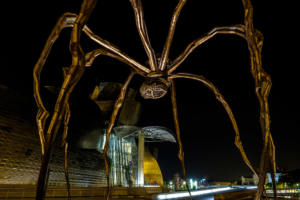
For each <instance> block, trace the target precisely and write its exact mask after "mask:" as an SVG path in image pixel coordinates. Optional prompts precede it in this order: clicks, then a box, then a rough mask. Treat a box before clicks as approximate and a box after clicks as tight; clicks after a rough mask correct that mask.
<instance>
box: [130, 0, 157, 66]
mask: <svg viewBox="0 0 300 200" xmlns="http://www.w3.org/2000/svg"><path fill="white" fill-rule="evenodd" d="M129 1H130V2H131V5H132V7H133V10H134V14H135V21H136V26H137V29H138V32H139V34H140V37H141V39H142V42H143V45H144V48H145V51H146V53H147V55H148V58H149V64H150V68H151V71H155V69H156V68H157V63H156V57H155V53H154V50H153V49H152V47H151V44H150V40H149V36H148V32H147V27H146V24H145V20H144V11H143V7H142V2H141V0H129Z"/></svg>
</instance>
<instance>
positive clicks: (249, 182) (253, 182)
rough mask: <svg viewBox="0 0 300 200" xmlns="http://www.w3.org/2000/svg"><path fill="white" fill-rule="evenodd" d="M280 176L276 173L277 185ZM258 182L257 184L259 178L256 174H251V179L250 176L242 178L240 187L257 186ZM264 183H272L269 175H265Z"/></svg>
mask: <svg viewBox="0 0 300 200" xmlns="http://www.w3.org/2000/svg"><path fill="white" fill-rule="evenodd" d="M280 175H281V173H276V174H275V181H276V182H277V183H278V180H279V176H280ZM243 177H244V182H243ZM245 177H247V178H245ZM258 182H259V178H258V176H257V175H256V174H253V177H251V176H242V185H258ZM244 183H245V184H244ZM265 183H272V177H271V173H267V175H266V181H265Z"/></svg>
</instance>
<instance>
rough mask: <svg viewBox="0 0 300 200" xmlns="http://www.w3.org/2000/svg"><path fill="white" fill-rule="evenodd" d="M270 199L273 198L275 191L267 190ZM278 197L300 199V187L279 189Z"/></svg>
mask: <svg viewBox="0 0 300 200" xmlns="http://www.w3.org/2000/svg"><path fill="white" fill-rule="evenodd" d="M266 191H267V194H268V196H269V197H273V196H274V194H273V190H271V189H268V190H266ZM277 196H279V197H281V196H287V197H300V187H297V188H288V189H277Z"/></svg>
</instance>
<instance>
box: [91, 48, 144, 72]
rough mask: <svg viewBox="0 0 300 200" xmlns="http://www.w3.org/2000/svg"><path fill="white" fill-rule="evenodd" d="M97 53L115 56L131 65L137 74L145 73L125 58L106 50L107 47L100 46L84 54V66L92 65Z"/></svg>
mask: <svg viewBox="0 0 300 200" xmlns="http://www.w3.org/2000/svg"><path fill="white" fill-rule="evenodd" d="M99 55H106V56H110V57H112V58H115V59H117V60H119V61H121V62H123V63H125V64H127V65H129V66H130V67H132V68H133V69H134V70H135V71H136V72H137V73H138V74H140V75H141V76H146V73H145V72H144V71H142V70H140V69H139V68H137V67H136V66H134V65H133V64H131V63H130V62H128V61H127V60H125V59H124V58H122V57H120V56H119V55H116V54H114V53H112V52H110V51H108V50H107V49H104V48H101V49H96V50H94V51H91V52H89V53H87V54H86V55H85V60H86V63H85V66H86V67H89V66H91V65H92V63H93V62H94V60H95V58H96V57H97V56H99Z"/></svg>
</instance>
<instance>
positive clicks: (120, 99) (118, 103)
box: [103, 70, 136, 200]
mask: <svg viewBox="0 0 300 200" xmlns="http://www.w3.org/2000/svg"><path fill="white" fill-rule="evenodd" d="M134 74H136V71H134V70H131V72H130V74H129V76H128V78H127V80H126V82H125V83H124V85H123V88H122V90H121V93H120V95H119V97H118V100H117V101H116V103H115V106H114V111H113V113H112V115H111V117H110V121H109V124H108V127H107V130H106V141H105V146H104V150H103V157H104V161H105V170H106V178H107V196H106V199H107V200H108V199H109V194H110V185H109V171H108V169H109V166H108V161H107V154H108V140H109V136H110V133H111V130H112V128H113V126H114V124H115V121H116V117H117V115H118V112H119V110H120V108H121V107H122V105H123V102H124V99H125V95H126V91H127V88H128V85H129V83H130V81H131V79H132V77H133V75H134Z"/></svg>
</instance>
